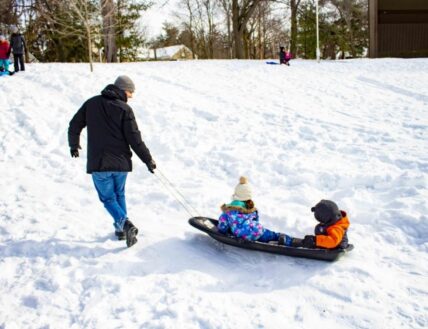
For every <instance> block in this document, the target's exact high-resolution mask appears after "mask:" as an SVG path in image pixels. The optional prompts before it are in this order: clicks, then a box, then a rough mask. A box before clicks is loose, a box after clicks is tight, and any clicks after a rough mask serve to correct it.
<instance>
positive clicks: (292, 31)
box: [290, 0, 300, 56]
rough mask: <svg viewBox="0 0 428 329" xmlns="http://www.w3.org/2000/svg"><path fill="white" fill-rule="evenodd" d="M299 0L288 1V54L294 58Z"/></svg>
mask: <svg viewBox="0 0 428 329" xmlns="http://www.w3.org/2000/svg"><path fill="white" fill-rule="evenodd" d="M299 4H300V0H290V9H291V27H290V34H291V35H290V52H291V53H292V54H293V55H294V56H296V50H297V10H298V8H299Z"/></svg>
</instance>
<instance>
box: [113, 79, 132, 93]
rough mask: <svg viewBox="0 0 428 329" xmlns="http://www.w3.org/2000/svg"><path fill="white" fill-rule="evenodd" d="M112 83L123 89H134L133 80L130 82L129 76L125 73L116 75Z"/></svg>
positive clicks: (130, 90)
mask: <svg viewBox="0 0 428 329" xmlns="http://www.w3.org/2000/svg"><path fill="white" fill-rule="evenodd" d="M114 85H115V86H116V87H118V88H120V89H122V90H123V91H129V92H131V93H133V92H134V91H135V85H134V82H132V80H131V78H130V77H128V76H127V75H120V76H118V77H117V79H116V81H115V82H114Z"/></svg>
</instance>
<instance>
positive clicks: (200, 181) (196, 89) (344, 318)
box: [0, 59, 428, 329]
mask: <svg viewBox="0 0 428 329" xmlns="http://www.w3.org/2000/svg"><path fill="white" fill-rule="evenodd" d="M291 65H292V66H291V67H282V66H277V65H265V63H264V62H261V61H190V62H166V63H132V64H117V65H102V64H99V65H96V66H95V73H93V74H90V73H89V69H88V66H87V65H84V64H33V65H28V70H27V72H25V73H21V72H20V73H18V74H16V75H14V76H12V77H1V79H0V90H1V97H0V154H1V156H0V172H1V173H2V178H1V179H0V191H1V192H0V193H1V198H0V328H1V329H12V328H103V329H106V328H144V329H146V328H174V329H176V328H184V329H187V328H204V329H205V328H219V329H225V328H305V329H307V328H315V327H316V328H426V327H427V326H428V288H427V287H428V256H427V251H428V215H427V213H428V203H427V200H428V59H415V60H400V59H384V60H348V61H340V62H322V63H320V64H317V63H316V62H313V61H298V60H296V61H293V62H292V64H291ZM119 74H127V75H129V76H130V77H131V78H132V79H133V80H134V81H135V83H136V85H137V91H136V94H135V97H134V98H133V99H132V100H131V101H130V105H131V106H132V107H133V108H134V111H135V114H136V116H137V119H138V123H139V126H140V129H141V131H142V133H143V138H144V140H145V141H146V143H147V145H148V146H149V148H150V150H151V152H152V154H153V156H154V158H155V160H156V161H157V163H158V167H159V170H160V172H162V173H163V174H164V175H165V176H166V177H168V178H169V179H170V181H171V182H172V183H173V184H174V185H175V186H176V187H177V188H178V190H179V191H181V193H182V194H183V195H184V196H185V198H186V199H187V200H188V202H189V203H190V204H191V205H192V206H193V207H194V208H196V210H197V212H198V213H199V214H202V215H206V216H210V217H217V216H218V215H219V206H220V205H221V204H222V203H224V202H227V201H229V200H230V196H231V194H232V192H233V188H234V186H235V185H236V183H237V180H238V178H239V176H240V175H245V176H247V177H248V178H249V179H250V182H251V184H252V187H253V192H254V195H255V197H254V201H255V202H256V206H257V207H258V209H259V212H260V215H261V221H262V222H263V223H264V224H265V226H267V227H269V228H271V229H274V230H278V231H283V232H286V233H288V234H291V235H294V236H300V237H301V236H304V235H305V234H311V233H312V230H313V227H314V225H315V224H316V222H315V220H314V219H313V217H312V213H311V211H310V207H311V206H313V205H314V204H315V203H317V202H318V201H319V200H320V199H322V198H328V199H332V200H335V201H336V202H337V203H338V204H339V206H340V207H341V208H342V209H344V210H346V211H347V212H348V214H349V217H350V220H351V228H350V231H349V238H350V241H351V242H352V243H353V244H354V245H355V249H354V251H353V252H352V253H350V254H348V255H347V256H346V257H344V258H342V259H341V260H339V261H338V262H335V263H323V262H319V261H313V260H305V259H296V258H289V257H285V256H276V255H270V254H263V253H259V252H252V251H247V250H242V249H237V248H234V247H230V246H223V245H221V244H219V243H218V242H215V241H214V240H212V239H210V238H209V237H208V236H206V235H204V234H202V233H200V232H198V231H196V230H195V229H194V228H192V227H191V226H189V225H188V224H187V219H188V217H189V214H188V213H187V212H186V211H185V210H184V209H182V208H181V206H180V204H179V203H178V202H177V201H176V200H175V199H174V198H172V197H171V195H170V194H168V192H167V191H166V190H165V189H164V188H163V186H162V185H161V184H160V181H159V180H158V179H157V177H156V176H154V175H152V174H150V173H149V172H148V171H147V169H146V167H145V165H144V164H142V163H141V162H140V161H139V160H138V159H137V158H136V157H135V158H134V168H135V169H134V172H133V173H132V174H130V175H129V176H128V183H127V201H128V207H129V215H130V219H131V220H132V221H133V222H134V223H135V224H136V225H137V226H138V227H139V229H140V233H141V234H140V239H139V243H138V244H137V245H135V246H134V247H132V248H130V249H126V247H125V243H124V242H123V241H121V242H118V241H115V240H114V237H113V234H112V232H113V227H112V225H111V219H110V217H109V215H108V214H107V213H106V211H105V210H104V209H103V207H102V204H101V203H100V202H99V201H98V199H97V195H96V193H95V190H94V188H93V185H92V184H93V183H92V180H91V178H90V176H88V175H87V174H86V173H85V160H86V155H85V151H86V142H85V138H83V139H82V140H83V141H84V142H83V145H82V146H83V150H82V153H83V155H82V156H81V157H80V158H78V159H72V158H71V157H70V155H69V149H68V146H67V134H66V132H67V128H68V122H69V120H70V119H71V117H72V115H73V114H74V113H75V112H76V111H77V109H78V108H79V106H80V105H81V104H82V103H83V102H84V101H85V100H86V99H87V98H89V97H91V96H93V95H95V94H98V93H99V92H100V90H101V89H102V88H103V87H104V86H105V85H106V84H108V83H111V82H113V81H114V79H115V78H116V76H118V75H119ZM85 136H86V133H85Z"/></svg>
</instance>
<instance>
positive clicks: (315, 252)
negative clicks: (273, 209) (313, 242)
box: [189, 217, 354, 262]
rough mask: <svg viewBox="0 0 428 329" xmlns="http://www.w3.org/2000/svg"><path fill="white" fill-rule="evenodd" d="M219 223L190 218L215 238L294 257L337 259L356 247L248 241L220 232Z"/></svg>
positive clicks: (190, 221) (236, 244)
mask: <svg viewBox="0 0 428 329" xmlns="http://www.w3.org/2000/svg"><path fill="white" fill-rule="evenodd" d="M217 223H218V221H217V220H215V219H212V218H207V217H192V218H190V219H189V224H190V225H192V226H193V227H195V228H197V229H198V230H201V231H202V232H205V233H207V234H208V235H209V236H210V237H212V238H213V239H215V240H217V241H220V242H223V243H225V244H229V245H231V246H235V247H239V248H245V249H251V250H258V251H264V252H270V253H273V254H279V255H285V256H292V257H303V258H311V259H317V260H324V261H330V262H332V261H335V260H337V259H338V258H339V257H340V256H342V255H343V254H345V253H347V252H349V251H351V250H352V249H354V246H353V245H352V244H350V245H349V246H348V247H347V248H346V249H342V248H336V249H319V248H316V249H308V248H295V247H287V246H281V245H278V244H276V243H275V244H274V243H264V242H258V241H247V240H243V239H240V238H236V237H234V236H232V235H226V234H223V233H220V232H219V231H218V230H217Z"/></svg>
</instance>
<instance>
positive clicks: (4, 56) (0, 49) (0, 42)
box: [0, 35, 11, 75]
mask: <svg viewBox="0 0 428 329" xmlns="http://www.w3.org/2000/svg"><path fill="white" fill-rule="evenodd" d="M9 56H10V44H9V42H8V41H7V40H6V38H5V37H4V35H0V71H1V73H2V74H4V73H6V74H10V75H11V72H9Z"/></svg>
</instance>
